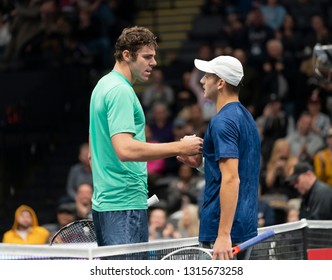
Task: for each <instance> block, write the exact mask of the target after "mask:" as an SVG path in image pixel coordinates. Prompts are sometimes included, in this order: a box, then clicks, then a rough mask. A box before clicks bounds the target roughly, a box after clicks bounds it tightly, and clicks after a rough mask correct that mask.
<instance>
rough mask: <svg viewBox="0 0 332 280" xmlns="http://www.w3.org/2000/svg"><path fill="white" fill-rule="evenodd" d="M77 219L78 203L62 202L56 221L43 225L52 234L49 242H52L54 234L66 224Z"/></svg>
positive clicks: (57, 211) (57, 210) (58, 208)
mask: <svg viewBox="0 0 332 280" xmlns="http://www.w3.org/2000/svg"><path fill="white" fill-rule="evenodd" d="M76 219H77V215H76V205H75V203H74V202H65V203H61V204H60V205H59V206H58V207H57V209H56V217H55V222H54V223H48V224H44V225H43V227H44V228H46V229H47V230H48V231H49V233H50V235H49V238H48V243H49V242H51V240H52V238H53V236H54V234H56V233H57V231H59V230H60V229H61V228H63V227H64V226H66V225H68V224H70V223H72V222H74V221H75V220H76Z"/></svg>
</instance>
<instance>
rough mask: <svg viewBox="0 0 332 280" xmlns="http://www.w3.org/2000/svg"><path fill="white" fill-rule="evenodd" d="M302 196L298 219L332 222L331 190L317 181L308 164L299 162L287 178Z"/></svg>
mask: <svg viewBox="0 0 332 280" xmlns="http://www.w3.org/2000/svg"><path fill="white" fill-rule="evenodd" d="M287 180H288V182H289V183H290V184H291V185H293V186H294V188H295V189H297V190H298V192H299V193H300V194H301V196H302V202H301V208H300V219H308V220H332V188H331V186H329V185H327V184H326V183H324V182H322V181H320V180H318V179H317V177H316V175H315V173H314V171H313V167H312V165H311V164H309V163H308V162H299V163H297V164H296V165H295V166H294V169H293V171H292V172H291V173H290V176H289V177H288V178H287Z"/></svg>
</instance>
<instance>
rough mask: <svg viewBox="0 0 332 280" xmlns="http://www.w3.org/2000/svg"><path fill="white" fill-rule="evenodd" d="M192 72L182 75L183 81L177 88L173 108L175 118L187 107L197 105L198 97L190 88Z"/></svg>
mask: <svg viewBox="0 0 332 280" xmlns="http://www.w3.org/2000/svg"><path fill="white" fill-rule="evenodd" d="M190 76H191V72H190V71H188V70H187V71H184V72H183V73H182V80H181V83H180V85H178V86H175V100H174V106H173V112H174V116H175V117H176V116H177V114H178V113H179V112H180V111H181V110H182V109H183V108H185V107H187V106H189V105H191V104H194V103H197V96H196V95H195V93H194V92H193V91H192V89H191V88H190Z"/></svg>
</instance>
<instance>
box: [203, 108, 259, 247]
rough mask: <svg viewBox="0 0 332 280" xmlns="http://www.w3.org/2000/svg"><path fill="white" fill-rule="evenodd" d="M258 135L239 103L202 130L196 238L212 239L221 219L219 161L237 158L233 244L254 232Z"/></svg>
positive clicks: (221, 113) (219, 114)
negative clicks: (201, 181) (202, 185)
mask: <svg viewBox="0 0 332 280" xmlns="http://www.w3.org/2000/svg"><path fill="white" fill-rule="evenodd" d="M260 144H261V142H260V137H259V134H258V130H257V127H256V123H255V121H254V119H253V117H252V115H251V114H250V113H249V111H248V110H247V109H246V108H245V107H244V106H243V105H242V104H241V103H240V102H232V103H228V104H226V105H225V106H224V107H223V108H222V109H221V110H220V111H219V112H218V113H217V114H216V115H215V116H214V117H213V118H212V119H211V121H210V123H209V126H208V128H207V130H206V132H205V137H204V146H203V156H204V158H205V165H204V171H205V181H206V185H205V193H204V203H203V206H202V212H201V216H200V232H199V241H201V242H214V241H215V239H216V237H217V235H218V228H219V218H220V200H219V193H220V184H221V176H222V174H221V173H220V169H219V160H220V159H222V158H237V159H238V160H239V167H238V170H239V178H240V189H239V197H238V203H237V208H236V212H235V217H234V222H233V226H232V231H231V238H232V242H233V243H239V242H244V241H246V240H248V239H250V238H252V237H254V236H256V235H257V226H258V224H257V220H258V218H257V217H258V216H257V215H258V213H257V212H258V186H259V174H260V147H261V145H260Z"/></svg>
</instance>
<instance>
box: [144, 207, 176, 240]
mask: <svg viewBox="0 0 332 280" xmlns="http://www.w3.org/2000/svg"><path fill="white" fill-rule="evenodd" d="M180 237H181V235H180V233H179V232H178V230H177V229H176V228H175V226H174V225H173V224H172V223H170V222H169V221H168V213H167V210H166V209H165V208H164V207H154V208H153V209H151V210H150V216H149V241H152V240H158V239H173V238H180Z"/></svg>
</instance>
